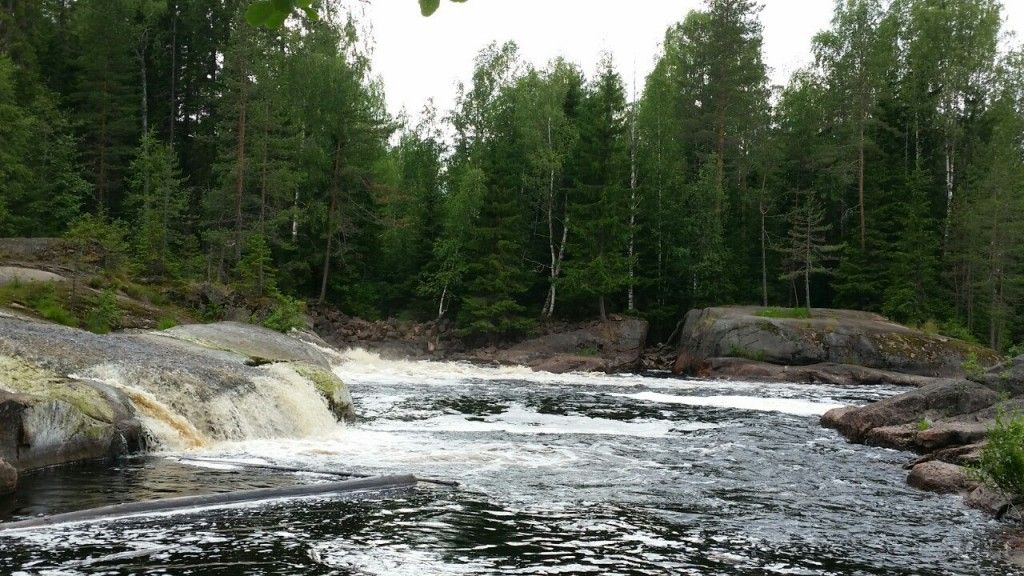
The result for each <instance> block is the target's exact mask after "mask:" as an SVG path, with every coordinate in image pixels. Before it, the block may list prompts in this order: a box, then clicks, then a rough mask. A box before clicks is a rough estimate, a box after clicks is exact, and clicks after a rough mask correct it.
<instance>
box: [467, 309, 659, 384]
mask: <svg viewBox="0 0 1024 576" xmlns="http://www.w3.org/2000/svg"><path fill="white" fill-rule="evenodd" d="M647 329H648V324H647V321H646V320H641V319H639V318H626V317H616V316H613V317H611V318H610V319H609V320H608V321H606V322H592V323H590V324H587V325H585V326H583V327H581V328H578V329H575V330H569V331H564V332H556V333H553V334H548V335H545V336H540V337H538V338H532V339H530V340H526V341H524V342H520V343H518V344H515V345H513V346H511V347H509V348H506V349H504V350H496V351H494V352H493V353H487V352H486V351H481V352H480V353H478V354H476V356H477V357H478V359H480V360H489V361H494V362H498V363H500V364H516V365H522V366H529V367H531V368H534V369H536V370H544V371H560V372H566V371H579V370H585V371H590V372H595V371H600V372H608V373H615V372H634V371H636V370H638V369H639V368H640V365H641V358H642V356H643V352H644V345H645V343H646V340H647Z"/></svg>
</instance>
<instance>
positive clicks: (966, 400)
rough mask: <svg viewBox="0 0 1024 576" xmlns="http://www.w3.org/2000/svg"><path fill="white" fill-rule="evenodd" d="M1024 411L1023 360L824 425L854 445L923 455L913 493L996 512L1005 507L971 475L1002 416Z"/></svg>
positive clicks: (846, 411)
mask: <svg viewBox="0 0 1024 576" xmlns="http://www.w3.org/2000/svg"><path fill="white" fill-rule="evenodd" d="M1022 410H1024V356H1022V357H1019V358H1016V359H1014V360H1011V361H1009V362H1006V363H1004V364H1000V365H997V366H995V367H993V368H991V369H989V370H988V371H986V372H984V373H982V374H976V375H971V376H970V379H967V378H961V379H946V380H938V381H936V382H934V383H932V384H929V385H928V386H925V387H923V388H919V389H917V390H912V391H910V392H907V393H905V394H901V395H899V396H894V397H891V398H887V399H884V400H881V401H879V402H875V403H873V404H869V405H867V406H862V407H847V408H836V409H834V410H832V411H829V412H827V413H826V414H825V415H824V416H822V418H821V423H822V425H824V426H826V427H829V428H835V429H836V430H838V431H839V432H841V433H842V434H843V435H844V436H846V437H847V438H849V439H850V440H851V441H853V442H860V443H864V444H870V445H876V446H884V447H888V448H896V449H900V450H909V451H914V452H918V453H920V454H923V456H922V457H921V458H918V459H917V460H915V461H913V462H911V464H910V466H909V467H910V468H911V472H910V476H909V477H908V482H910V484H911V485H913V486H915V487H918V488H921V489H924V490H929V491H933V492H942V493H959V494H963V495H964V496H966V497H967V502H968V504H970V505H972V506H975V507H978V508H982V509H984V510H988V511H992V512H996V511H999V510H1001V509H1002V508H1003V506H1004V505H1005V504H1006V501H1005V499H1004V498H1003V497H1002V496H1001V495H999V494H997V493H996V492H994V491H993V490H992V489H991V488H989V487H987V486H981V485H979V483H978V482H977V481H975V480H974V479H973V478H972V477H971V475H970V474H969V473H968V472H967V470H966V468H965V467H968V466H971V465H974V464H976V463H977V462H978V459H979V457H980V454H981V451H982V450H983V448H984V445H985V441H986V436H987V434H988V431H989V430H991V429H992V427H993V426H994V425H995V421H996V416H997V414H998V413H999V412H1000V411H1004V412H1007V413H1019V412H1021V411H1022Z"/></svg>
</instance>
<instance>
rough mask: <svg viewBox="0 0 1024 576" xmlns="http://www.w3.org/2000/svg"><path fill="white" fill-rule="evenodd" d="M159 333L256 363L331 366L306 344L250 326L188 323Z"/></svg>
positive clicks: (230, 323)
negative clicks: (302, 363)
mask: <svg viewBox="0 0 1024 576" xmlns="http://www.w3.org/2000/svg"><path fill="white" fill-rule="evenodd" d="M159 334H160V335H161V336H167V337H170V338H177V339H179V340H184V341H186V342H189V343H191V344H198V345H200V346H204V347H207V348H212V349H214V350H225V351H229V352H235V353H237V354H241V355H243V356H248V357H249V358H250V359H253V360H255V361H257V362H258V361H265V362H306V363H308V364H316V365H318V366H322V367H324V368H330V366H331V363H330V359H329V358H328V357H327V355H326V354H324V353H323V352H320V351H319V350H317V349H316V348H315V347H314V346H311V345H310V344H309V343H308V342H304V341H302V340H299V339H298V338H292V337H290V336H288V335H286V334H281V333H280V332H275V331H274V330H270V329H269V328H264V327H262V326H255V325H253V324H244V323H241V322H217V323H214V324H190V325H186V326H175V327H174V328H171V329H169V330H164V331H163V332H160V333H159Z"/></svg>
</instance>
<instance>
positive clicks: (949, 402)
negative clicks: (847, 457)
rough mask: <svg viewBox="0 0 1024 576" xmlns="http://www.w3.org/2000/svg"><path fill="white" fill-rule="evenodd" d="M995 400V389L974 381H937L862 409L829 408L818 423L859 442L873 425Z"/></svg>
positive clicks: (973, 408) (956, 412)
mask: <svg viewBox="0 0 1024 576" xmlns="http://www.w3.org/2000/svg"><path fill="white" fill-rule="evenodd" d="M998 400H999V395H998V394H997V393H996V392H994V391H993V390H991V389H990V388H988V387H987V386H984V385H982V384H978V383H977V382H971V381H969V380H938V381H936V382H934V383H932V384H929V385H928V386H925V387H924V388H918V389H917V390H912V391H910V392H907V393H905V394H901V395H899V396H893V397H891V398H886V399H885V400H881V401H879V402H875V403H873V404H869V405H867V406H864V407H861V408H836V409H834V410H830V411H829V412H826V413H825V415H824V416H822V417H821V423H822V425H823V426H825V427H828V428H835V429H837V430H839V431H840V432H841V433H842V434H843V435H844V436H846V437H847V438H849V439H850V440H852V441H854V442H862V441H864V440H865V438H866V437H867V434H868V433H869V432H870V431H872V430H874V429H876V428H881V427H885V426H898V425H902V424H913V423H916V422H918V421H920V420H921V419H928V420H930V421H933V422H935V421H939V420H943V419H947V418H950V417H953V416H961V415H967V414H972V413H975V412H979V411H980V410H983V409H985V408H989V407H991V406H993V405H994V404H995V403H996V402H997V401H998Z"/></svg>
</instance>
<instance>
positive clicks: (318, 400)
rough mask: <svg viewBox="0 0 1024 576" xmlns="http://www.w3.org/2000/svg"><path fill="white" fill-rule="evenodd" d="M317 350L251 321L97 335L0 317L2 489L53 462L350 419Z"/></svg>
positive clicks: (343, 395) (308, 338) (297, 431)
mask: <svg viewBox="0 0 1024 576" xmlns="http://www.w3.org/2000/svg"><path fill="white" fill-rule="evenodd" d="M316 344H318V345H316ZM321 346H322V347H321ZM325 350H326V344H324V343H323V342H322V341H318V340H317V339H316V338H315V336H313V335H311V334H297V335H294V336H288V335H283V334H280V333H277V332H273V331H271V330H267V329H264V328H260V327H257V326H252V325H248V324H238V323H231V322H224V323H217V324H210V325H194V326H179V327H176V328H173V329H170V330H165V331H161V332H157V331H136V332H130V333H118V334H109V335H97V334H92V333H90V332H86V331H83V330H78V329H75V328H69V327H65V326H60V325H56V324H50V323H45V322H40V321H36V320H34V319H32V318H29V317H26V316H22V315H19V314H17V313H11V312H3V311H0V488H2V489H3V490H7V491H9V490H10V489H11V488H12V487H13V485H14V478H16V476H15V473H21V472H25V471H28V470H33V469H36V468H41V467H45V466H51V465H56V464H64V463H70V462H77V461H83V460H91V459H97V458H106V457H111V456H119V455H124V454H128V453H133V452H139V451H143V450H146V449H148V448H153V447H163V448H172V449H179V448H189V447H198V446H202V445H204V444H206V443H207V442H211V441H219V440H241V439H249V438H272V437H285V436H304V435H309V434H314V433H317V432H318V431H322V430H325V429H327V427H329V426H333V425H334V424H335V423H336V422H337V420H339V419H348V418H352V417H353V414H354V411H353V406H352V398H351V396H350V394H349V392H348V389H347V387H346V386H345V384H344V383H343V382H342V381H341V380H339V379H338V378H337V377H336V376H335V375H334V374H333V373H332V372H331V358H330V357H329V355H328V353H327V352H325Z"/></svg>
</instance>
